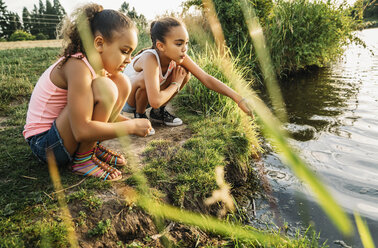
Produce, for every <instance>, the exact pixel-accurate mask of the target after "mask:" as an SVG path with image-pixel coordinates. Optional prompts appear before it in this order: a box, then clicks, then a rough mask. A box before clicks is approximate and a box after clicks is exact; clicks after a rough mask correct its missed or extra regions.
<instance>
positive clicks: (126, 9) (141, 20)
mask: <svg viewBox="0 0 378 248" xmlns="http://www.w3.org/2000/svg"><path fill="white" fill-rule="evenodd" d="M119 11H120V12H122V13H124V14H125V15H127V16H128V17H130V18H131V19H132V20H133V21H134V22H135V23H136V25H137V27H138V29H145V28H146V27H147V19H146V17H145V16H144V15H142V14H140V15H138V13H137V12H136V10H135V8H134V7H133V9H130V4H128V3H127V2H123V3H122V5H121V8H120V9H119Z"/></svg>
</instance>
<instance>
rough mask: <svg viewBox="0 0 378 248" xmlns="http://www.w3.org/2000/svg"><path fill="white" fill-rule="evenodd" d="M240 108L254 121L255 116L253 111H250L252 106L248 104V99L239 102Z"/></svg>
mask: <svg viewBox="0 0 378 248" xmlns="http://www.w3.org/2000/svg"><path fill="white" fill-rule="evenodd" d="M238 106H239V108H240V109H241V110H243V111H244V113H246V114H247V115H249V116H251V117H252V119H254V118H255V117H254V116H253V113H252V111H251V110H250V108H251V104H249V103H248V99H246V98H243V99H241V100H240V101H239V103H238Z"/></svg>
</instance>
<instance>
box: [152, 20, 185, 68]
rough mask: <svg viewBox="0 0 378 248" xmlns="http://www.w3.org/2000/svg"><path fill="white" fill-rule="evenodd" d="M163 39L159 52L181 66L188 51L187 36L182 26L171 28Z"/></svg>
mask: <svg viewBox="0 0 378 248" xmlns="http://www.w3.org/2000/svg"><path fill="white" fill-rule="evenodd" d="M164 39H165V42H164V43H161V44H162V46H161V48H162V49H159V50H160V51H161V52H162V53H163V54H164V55H165V56H167V57H168V58H170V59H171V60H173V61H175V62H176V63H178V64H181V63H182V62H183V61H184V58H185V56H186V52H187V51H188V42H189V35H188V31H187V30H186V28H185V27H184V26H177V27H172V28H171V30H170V31H169V33H168V34H167V35H166V36H165V37H164ZM158 48H159V46H158Z"/></svg>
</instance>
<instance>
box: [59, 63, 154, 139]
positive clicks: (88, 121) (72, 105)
mask: <svg viewBox="0 0 378 248" xmlns="http://www.w3.org/2000/svg"><path fill="white" fill-rule="evenodd" d="M65 76H66V79H67V84H68V96H67V98H68V99H67V107H68V112H69V121H70V125H71V129H72V132H73V135H74V137H75V140H76V141H77V142H83V141H96V140H105V139H111V138H115V137H118V136H121V135H127V134H137V135H140V136H145V135H146V134H147V132H148V129H149V128H151V124H150V123H149V121H147V122H146V120H144V121H120V122H116V123H108V122H101V121H94V120H92V114H93V108H94V99H93V92H92V78H91V73H90V71H89V69H88V68H87V67H86V65H85V64H84V63H83V62H82V61H80V60H76V59H72V60H70V61H68V62H67V64H66V68H65Z"/></svg>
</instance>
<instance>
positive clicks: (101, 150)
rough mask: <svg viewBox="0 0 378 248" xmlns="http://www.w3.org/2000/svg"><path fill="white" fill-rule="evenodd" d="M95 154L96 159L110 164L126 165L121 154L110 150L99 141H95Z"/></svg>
mask: <svg viewBox="0 0 378 248" xmlns="http://www.w3.org/2000/svg"><path fill="white" fill-rule="evenodd" d="M95 154H96V157H97V158H98V159H100V160H101V161H103V162H105V163H108V164H110V165H113V166H119V167H122V166H125V165H126V159H125V157H124V156H123V155H122V154H120V153H118V152H115V151H112V150H110V149H108V148H106V147H105V146H103V145H101V144H100V143H97V146H96V147H95Z"/></svg>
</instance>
